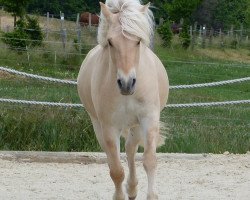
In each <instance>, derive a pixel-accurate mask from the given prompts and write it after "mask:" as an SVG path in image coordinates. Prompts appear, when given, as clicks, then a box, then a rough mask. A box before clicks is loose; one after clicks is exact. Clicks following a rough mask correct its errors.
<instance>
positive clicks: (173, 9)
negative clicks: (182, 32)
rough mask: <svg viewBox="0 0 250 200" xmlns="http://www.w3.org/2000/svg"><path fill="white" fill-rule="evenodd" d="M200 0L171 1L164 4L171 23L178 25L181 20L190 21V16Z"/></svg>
mask: <svg viewBox="0 0 250 200" xmlns="http://www.w3.org/2000/svg"><path fill="white" fill-rule="evenodd" d="M201 2H202V0H173V1H172V2H171V3H166V4H165V9H166V11H167V12H168V14H169V17H170V19H171V20H172V21H175V22H176V23H178V22H179V21H180V20H181V19H184V20H185V21H187V22H190V21H191V17H192V14H193V13H194V11H195V10H196V8H197V7H198V5H199V4H200V3H201Z"/></svg>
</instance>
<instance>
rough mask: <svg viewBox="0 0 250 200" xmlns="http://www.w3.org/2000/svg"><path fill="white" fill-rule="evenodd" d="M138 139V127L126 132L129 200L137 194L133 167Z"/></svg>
mask: <svg viewBox="0 0 250 200" xmlns="http://www.w3.org/2000/svg"><path fill="white" fill-rule="evenodd" d="M139 141H140V127H139V126H138V127H136V128H133V129H131V133H129V134H128V136H127V140H126V145H125V150H126V154H127V161H128V167H129V175H128V180H127V186H126V188H127V193H128V197H129V200H133V199H135V198H136V196H137V184H138V180H137V178H136V168H135V153H136V152H137V149H138V143H139Z"/></svg>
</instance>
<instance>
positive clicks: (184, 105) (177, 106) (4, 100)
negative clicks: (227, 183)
mask: <svg viewBox="0 0 250 200" xmlns="http://www.w3.org/2000/svg"><path fill="white" fill-rule="evenodd" d="M0 102H3V103H17V104H25V105H41V106H55V107H74V108H78V107H81V108H82V107H83V105H82V104H70V103H56V102H42V101H26V100H17V99H3V98H0ZM249 103H250V100H238V101H223V102H210V103H191V104H168V105H166V106H165V107H166V108H191V107H209V106H225V105H238V104H249Z"/></svg>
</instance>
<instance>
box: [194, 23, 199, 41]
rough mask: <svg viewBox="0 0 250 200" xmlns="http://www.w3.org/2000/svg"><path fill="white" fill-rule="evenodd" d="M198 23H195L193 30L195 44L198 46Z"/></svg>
mask: <svg viewBox="0 0 250 200" xmlns="http://www.w3.org/2000/svg"><path fill="white" fill-rule="evenodd" d="M197 24H198V23H197V22H195V23H194V30H193V43H194V45H195V44H196V38H197Z"/></svg>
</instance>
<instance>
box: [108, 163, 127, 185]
mask: <svg viewBox="0 0 250 200" xmlns="http://www.w3.org/2000/svg"><path fill="white" fill-rule="evenodd" d="M110 177H111V178H112V180H113V182H114V183H115V185H117V184H121V183H122V182H123V180H124V177H125V173H124V170H123V168H122V167H119V168H118V169H110Z"/></svg>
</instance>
